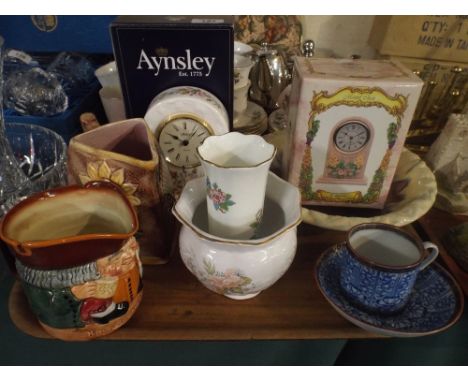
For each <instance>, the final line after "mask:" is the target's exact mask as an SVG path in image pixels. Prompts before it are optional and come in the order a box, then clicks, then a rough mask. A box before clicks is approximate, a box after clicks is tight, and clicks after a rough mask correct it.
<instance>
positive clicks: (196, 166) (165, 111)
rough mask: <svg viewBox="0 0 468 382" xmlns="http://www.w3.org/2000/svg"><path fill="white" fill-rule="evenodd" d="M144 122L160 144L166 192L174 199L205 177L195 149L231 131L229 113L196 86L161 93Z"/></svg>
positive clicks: (216, 99)
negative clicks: (190, 181)
mask: <svg viewBox="0 0 468 382" xmlns="http://www.w3.org/2000/svg"><path fill="white" fill-rule="evenodd" d="M145 120H146V122H147V123H148V125H149V127H150V129H151V131H152V132H153V133H154V134H155V136H156V140H157V142H158V144H159V148H160V155H161V158H162V161H161V166H162V170H163V173H164V174H165V176H163V178H164V179H165V183H164V185H163V187H164V191H165V192H169V193H172V194H173V195H175V196H177V195H178V194H179V193H180V191H182V188H183V186H184V185H185V182H186V181H187V180H190V179H193V178H196V177H199V176H202V175H203V172H202V170H201V165H200V161H199V159H198V156H197V153H196V150H197V148H198V147H199V146H200V145H201V144H202V143H203V141H204V140H205V138H207V137H209V136H211V135H222V134H225V133H227V132H228V131H229V119H228V113H227V111H226V109H225V107H224V106H223V104H222V103H221V101H220V100H219V99H218V98H216V97H215V96H214V95H213V94H211V93H210V92H208V91H206V90H204V89H201V88H198V87H194V86H177V87H173V88H169V89H167V90H165V91H163V92H161V93H159V94H158V95H157V96H156V97H155V98H154V99H153V101H152V102H151V104H150V106H149V107H148V110H147V112H146V115H145Z"/></svg>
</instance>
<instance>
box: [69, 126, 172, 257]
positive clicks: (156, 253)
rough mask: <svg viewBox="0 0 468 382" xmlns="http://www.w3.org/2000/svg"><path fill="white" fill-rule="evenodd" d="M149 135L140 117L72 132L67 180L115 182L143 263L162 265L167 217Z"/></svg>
mask: <svg viewBox="0 0 468 382" xmlns="http://www.w3.org/2000/svg"><path fill="white" fill-rule="evenodd" d="M159 176H160V173H159V158H158V153H157V150H156V144H155V138H154V136H153V134H152V133H151V131H150V129H149V128H148V126H147V124H146V122H145V120H144V119H141V118H135V119H128V120H123V121H118V122H114V123H110V124H107V125H104V126H100V127H97V128H96V129H94V130H91V131H88V132H86V133H83V134H80V135H77V136H75V137H74V138H73V139H72V140H71V141H70V144H69V148H68V177H69V183H70V184H75V183H76V184H81V185H84V184H86V183H87V182H89V181H93V180H108V181H111V182H112V183H114V184H116V185H118V186H119V187H120V188H121V189H122V190H123V191H124V193H125V194H126V196H127V198H128V199H129V200H130V202H131V203H132V205H133V206H134V207H135V208H136V210H137V213H138V219H139V221H140V230H139V232H138V233H137V235H136V236H137V238H138V242H139V244H140V247H141V258H142V261H143V263H148V264H161V263H166V262H167V261H168V258H169V254H170V246H171V242H172V240H171V238H172V236H171V233H170V232H171V229H172V227H173V224H174V223H173V219H172V217H171V215H170V213H169V210H168V209H167V213H166V208H165V207H164V205H163V199H162V197H161V192H160V188H159Z"/></svg>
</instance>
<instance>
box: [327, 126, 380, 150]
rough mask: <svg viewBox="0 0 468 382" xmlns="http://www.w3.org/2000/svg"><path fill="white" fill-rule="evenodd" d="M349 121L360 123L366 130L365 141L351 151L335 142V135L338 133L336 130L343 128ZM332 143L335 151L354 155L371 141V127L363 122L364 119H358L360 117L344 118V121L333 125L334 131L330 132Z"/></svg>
mask: <svg viewBox="0 0 468 382" xmlns="http://www.w3.org/2000/svg"><path fill="white" fill-rule="evenodd" d="M351 123H356V124H358V125H361V126H362V127H364V128H365V129H366V131H367V139H366V141H365V142H364V143H363V145H362V146H361V147H360V148H358V149H357V150H353V151H345V150H343V149H341V148H340V147H339V146H338V144H337V142H336V136H337V135H338V132H339V131H340V130H341V129H342V128H343V127H345V126H346V125H349V124H351ZM331 138H332V143H333V145H334V146H335V149H336V150H337V151H339V152H340V153H342V154H344V155H354V154H356V153H358V152H360V151H362V150H364V149H365V148H366V146H367V145H368V144H369V143H370V141H371V138H372V129H371V128H370V127H369V125H368V124H367V123H365V122H364V121H362V120H360V119H357V118H356V119H348V120H345V121H342V122H340V123H339V124H338V126H337V127H335V129H334V131H333V134H332V137H331Z"/></svg>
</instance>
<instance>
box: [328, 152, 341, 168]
mask: <svg viewBox="0 0 468 382" xmlns="http://www.w3.org/2000/svg"><path fill="white" fill-rule="evenodd" d="M338 163H340V160H339V159H338V157H337V156H336V155H332V156H330V158H328V166H329V167H336V166H337V165H338Z"/></svg>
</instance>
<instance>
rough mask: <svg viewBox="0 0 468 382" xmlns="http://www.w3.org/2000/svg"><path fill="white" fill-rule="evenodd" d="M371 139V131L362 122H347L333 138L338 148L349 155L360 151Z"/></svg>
mask: <svg viewBox="0 0 468 382" xmlns="http://www.w3.org/2000/svg"><path fill="white" fill-rule="evenodd" d="M369 139H370V130H369V128H368V127H367V126H366V125H364V124H363V123H361V122H347V123H345V124H344V125H342V126H341V127H339V128H338V129H337V130H336V131H335V134H334V136H333V142H334V143H335V145H336V147H338V148H339V149H340V150H341V151H344V152H348V153H352V152H355V151H359V150H360V149H362V148H363V147H364V146H365V145H366V144H367V142H369Z"/></svg>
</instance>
